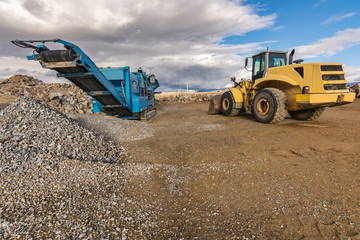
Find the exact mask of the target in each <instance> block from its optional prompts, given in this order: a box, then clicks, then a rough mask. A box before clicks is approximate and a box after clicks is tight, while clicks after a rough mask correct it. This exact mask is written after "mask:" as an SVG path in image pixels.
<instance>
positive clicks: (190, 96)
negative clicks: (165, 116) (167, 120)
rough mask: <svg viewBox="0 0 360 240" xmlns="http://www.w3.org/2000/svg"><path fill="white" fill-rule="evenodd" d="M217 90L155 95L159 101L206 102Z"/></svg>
mask: <svg viewBox="0 0 360 240" xmlns="http://www.w3.org/2000/svg"><path fill="white" fill-rule="evenodd" d="M217 94H219V93H217V92H209V93H162V94H158V95H156V96H155V98H156V101H157V102H159V103H166V102H173V103H193V102H208V101H210V99H211V98H212V97H213V96H215V95H217Z"/></svg>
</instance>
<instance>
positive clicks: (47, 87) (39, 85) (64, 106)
mask: <svg viewBox="0 0 360 240" xmlns="http://www.w3.org/2000/svg"><path fill="white" fill-rule="evenodd" d="M6 95H7V96H14V99H15V98H16V97H21V96H25V97H31V98H33V99H36V100H38V101H43V102H45V104H46V105H47V106H48V107H50V108H52V109H56V110H58V111H60V112H62V113H81V114H84V113H86V114H92V104H91V101H90V99H91V97H89V96H88V95H87V94H86V93H85V92H84V91H82V90H81V89H79V88H78V87H76V86H75V85H74V84H59V83H48V84H47V83H44V82H42V81H41V80H38V79H35V78H33V77H30V76H25V75H14V76H12V77H10V78H8V79H5V80H3V81H1V82H0V96H3V97H4V96H6Z"/></svg>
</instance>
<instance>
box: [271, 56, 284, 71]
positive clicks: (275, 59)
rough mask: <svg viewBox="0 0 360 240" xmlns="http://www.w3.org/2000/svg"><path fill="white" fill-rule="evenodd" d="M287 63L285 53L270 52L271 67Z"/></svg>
mask: <svg viewBox="0 0 360 240" xmlns="http://www.w3.org/2000/svg"><path fill="white" fill-rule="evenodd" d="M284 65H286V54H285V53H270V54H269V68H272V67H280V66H284Z"/></svg>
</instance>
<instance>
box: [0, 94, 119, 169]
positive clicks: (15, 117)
mask: <svg viewBox="0 0 360 240" xmlns="http://www.w3.org/2000/svg"><path fill="white" fill-rule="evenodd" d="M0 142H1V143H2V145H1V159H2V160H3V162H4V161H5V160H6V159H19V160H20V161H29V160H30V161H32V160H34V161H41V159H43V158H46V159H52V158H56V159H60V160H64V159H76V160H85V161H102V162H117V161H118V160H119V159H121V158H122V157H123V156H124V155H125V150H124V148H122V147H121V146H117V145H115V144H114V143H113V142H109V141H106V139H105V138H104V137H103V136H102V135H97V134H95V133H94V132H92V131H90V130H88V129H86V128H84V127H83V126H82V125H81V124H79V123H78V122H76V121H75V120H72V119H70V118H68V117H67V116H65V115H63V114H61V113H59V112H56V111H54V110H52V109H50V108H48V107H46V106H45V105H43V104H40V103H38V102H37V101H36V100H34V99H30V98H26V97H22V98H18V99H17V100H15V102H14V103H13V104H11V105H10V106H8V107H7V108H5V109H4V110H3V112H2V113H1V120H0Z"/></svg>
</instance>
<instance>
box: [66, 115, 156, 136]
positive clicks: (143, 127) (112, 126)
mask: <svg viewBox="0 0 360 240" xmlns="http://www.w3.org/2000/svg"><path fill="white" fill-rule="evenodd" d="M68 116H70V117H71V118H73V119H76V120H78V121H79V122H81V123H83V124H84V125H85V126H86V127H87V128H89V129H93V130H94V131H96V132H99V133H101V134H103V135H106V136H107V137H109V138H110V139H111V140H113V141H115V142H120V143H122V142H132V141H137V140H141V139H144V138H149V137H152V136H153V135H154V130H153V128H152V127H151V126H149V124H148V123H147V122H142V121H137V120H125V119H121V118H118V117H115V116H108V115H106V114H103V113H101V114H96V115H85V114H69V115H68Z"/></svg>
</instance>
